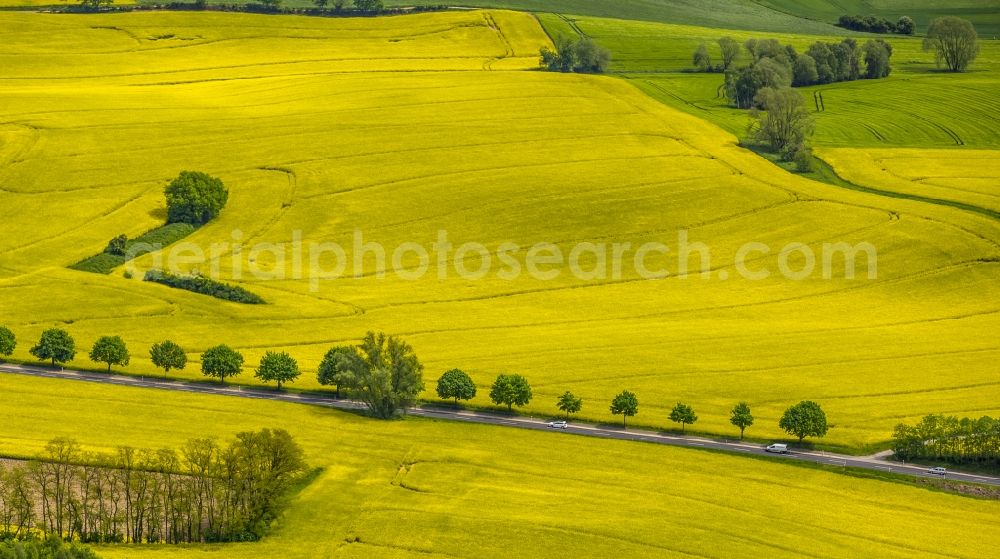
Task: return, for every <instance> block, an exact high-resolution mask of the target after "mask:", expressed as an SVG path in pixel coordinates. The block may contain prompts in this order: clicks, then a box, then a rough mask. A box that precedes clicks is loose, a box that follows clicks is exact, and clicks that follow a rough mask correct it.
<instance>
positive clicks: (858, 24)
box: [837, 16, 917, 35]
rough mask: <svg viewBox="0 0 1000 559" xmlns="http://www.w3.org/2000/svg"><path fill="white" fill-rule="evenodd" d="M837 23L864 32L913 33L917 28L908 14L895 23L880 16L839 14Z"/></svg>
mask: <svg viewBox="0 0 1000 559" xmlns="http://www.w3.org/2000/svg"><path fill="white" fill-rule="evenodd" d="M837 25H838V26H840V27H843V28H844V29H852V30H854V31H863V32H865V33H898V34H900V35H913V32H914V31H915V30H916V28H917V26H916V24H915V23H913V18H911V17H910V16H903V17H901V18H899V19H898V20H897V21H896V22H895V23H893V22H891V21H889V20H887V19H885V18H884V17H881V16H840V19H839V20H838V21H837Z"/></svg>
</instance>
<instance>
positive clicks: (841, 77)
mask: <svg viewBox="0 0 1000 559" xmlns="http://www.w3.org/2000/svg"><path fill="white" fill-rule="evenodd" d="M718 44H719V49H720V51H721V52H722V61H721V62H720V63H719V64H713V62H712V58H711V55H710V54H709V51H708V47H707V46H706V45H705V43H702V44H701V45H699V46H698V48H697V50H695V52H694V56H693V57H692V62H693V64H694V66H695V68H696V69H697V70H698V71H701V72H724V73H725V84H724V86H723V91H724V92H725V94H726V98H727V99H729V101H730V102H731V103H732V104H733V105H734V106H736V107H738V108H741V109H747V108H750V107H752V106H754V105H755V104H759V103H758V102H757V99H756V96H757V92H758V91H759V90H760V89H763V88H765V87H771V88H781V87H790V86H795V87H802V86H810V85H816V84H828V83H834V82H848V81H854V80H859V79H862V78H865V79H878V78H884V77H886V76H888V75H889V74H890V72H891V71H892V68H891V66H890V59H891V58H892V45H890V44H889V43H887V42H885V41H883V40H882V39H869V40H868V41H867V42H865V44H864V45H863V46H862V45H859V44H858V42H857V40H855V39H844V40H842V41H840V42H839V43H829V42H825V41H816V42H815V43H813V44H812V45H810V46H809V48H808V50H806V52H804V53H799V52H798V51H797V50H796V49H795V47H794V46H792V45H782V44H781V43H780V42H779V41H778V40H777V39H748V40H747V41H746V43H745V44H744V47H743V48H745V49H746V52H747V54H749V56H750V60H749V61H748V63H747V64H744V65H741V66H738V65H736V63H737V62H738V61H739V60H740V56H741V49H740V45H739V43H738V42H736V41H735V40H734V39H732V38H730V37H723V38H721V39H719V40H718Z"/></svg>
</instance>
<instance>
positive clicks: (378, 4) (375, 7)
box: [269, 0, 385, 14]
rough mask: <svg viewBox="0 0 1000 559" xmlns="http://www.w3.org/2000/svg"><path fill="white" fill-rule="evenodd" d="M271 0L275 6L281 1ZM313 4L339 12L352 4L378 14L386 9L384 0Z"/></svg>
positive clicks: (315, 0) (336, 0) (322, 0)
mask: <svg viewBox="0 0 1000 559" xmlns="http://www.w3.org/2000/svg"><path fill="white" fill-rule="evenodd" d="M269 1H271V2H274V5H275V6H277V5H278V4H279V3H280V0H269ZM313 4H316V7H317V8H322V9H326V8H327V7H329V8H332V9H333V11H334V12H337V13H339V12H343V11H344V10H346V9H348V7H349V6H350V5H352V4H353V6H354V9H355V10H357V11H359V12H362V13H366V14H377V13H379V12H381V11H383V10H384V9H385V6H384V5H383V4H382V0H313Z"/></svg>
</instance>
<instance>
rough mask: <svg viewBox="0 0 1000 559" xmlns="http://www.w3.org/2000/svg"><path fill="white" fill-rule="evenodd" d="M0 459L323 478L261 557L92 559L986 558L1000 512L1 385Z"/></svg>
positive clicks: (747, 466)
mask: <svg viewBox="0 0 1000 559" xmlns="http://www.w3.org/2000/svg"><path fill="white" fill-rule="evenodd" d="M0 391H2V392H3V394H4V395H5V398H4V404H3V405H2V406H0V452H2V453H4V454H20V455H32V454H34V453H37V452H39V451H40V450H41V448H42V447H43V446H44V445H45V443H46V442H47V441H48V438H49V437H55V436H68V437H73V438H76V439H77V440H78V441H79V442H80V443H81V444H82V445H83V446H84V447H85V448H86V449H88V450H99V451H105V452H110V451H113V450H114V449H115V446H116V445H131V446H134V447H138V448H149V447H154V448H158V447H168V448H174V447H178V446H179V445H181V444H182V443H183V442H184V441H186V440H188V439H190V438H194V437H206V436H210V437H213V436H214V437H218V438H220V439H222V440H226V439H229V438H231V437H232V436H233V434H234V433H236V432H238V431H241V430H256V429H259V428H261V427H263V426H268V427H271V428H284V429H287V430H288V431H289V432H290V433H291V434H292V435H293V436H294V437H295V438H296V440H297V441H299V442H300V443H301V444H302V446H303V447H304V449H305V451H306V460H307V461H308V462H309V464H310V465H311V466H313V467H317V468H322V471H321V472H320V473H319V475H318V476H317V477H316V478H315V479H314V480H313V481H312V482H311V483H310V484H309V485H308V486H306V487H305V488H304V489H303V490H302V491H301V492H300V493H298V494H297V495H296V496H295V497H294V499H293V500H292V501H291V503H290V504H289V506H288V508H287V510H286V512H285V514H284V515H283V516H282V517H281V518H280V520H279V521H278V522H277V524H276V525H275V526H274V527H273V528H272V530H271V531H270V532H269V534H268V535H267V537H265V538H264V539H263V540H262V541H260V542H255V543H247V544H224V545H200V546H199V545H195V546H166V545H165V546H147V547H142V546H140V547H133V546H105V547H100V548H98V549H97V551H98V553H99V554H100V556H101V557H104V558H109V559H116V558H122V559H125V558H128V559H135V558H164V559H166V558H170V559H175V558H176V559H182V558H183V559H191V558H201V557H206V558H215V557H241V558H248V559H257V558H260V559H314V558H326V557H338V558H339V557H351V558H353V557H357V558H371V557H379V558H415V557H421V558H426V557H434V558H445V557H477V558H482V559H490V558H509V557H525V558H535V557H539V558H548V557H580V558H591V557H592V558H605V557H615V556H624V557H634V558H637V559H638V558H661V557H668V556H671V557H673V556H696V557H713V558H714V557H719V558H722V557H744V556H755V557H777V556H780V557H812V558H817V557H831V558H832V557H837V558H841V557H842V558H852V557H859V556H864V557H876V556H877V557H893V558H895V557H899V558H907V559H911V558H914V557H928V558H930V557H952V558H963V559H964V558H987V557H992V556H993V555H994V552H995V550H996V548H997V546H998V545H1000V514H998V512H1000V505H998V503H997V502H996V501H988V500H979V499H973V498H968V497H961V496H956V495H948V494H944V493H939V492H933V491H928V490H926V489H922V488H916V487H908V486H905V485H900V484H895V483H888V482H884V481H877V480H871V479H859V478H854V477H848V476H844V475H842V474H839V473H835V472H825V471H820V470H816V469H812V468H804V467H797V466H790V465H786V464H781V463H777V462H776V461H770V460H768V461H765V460H754V459H748V458H746V457H740V456H729V455H725V454H719V453H713V452H703V451H692V450H685V449H678V448H671V447H665V446H659V445H652V444H643V443H631V442H621V441H609V440H598V439H590V438H585V437H577V436H573V435H565V434H562V433H553V432H536V431H523V430H519V429H509V428H505V427H489V426H482V425H473V424H461V423H454V422H437V421H428V420H419V419H407V420H405V421H388V422H386V421H375V420H372V419H367V418H363V417H359V416H356V415H353V414H349V413H344V412H337V411H332V410H327V409H323V408H318V407H313V406H303V405H297V404H284V403H277V402H266V401H261V400H246V399H242V398H227V397H220V396H202V395H195V394H185V393H176V392H163V391H154V390H149V389H135V388H123V387H116V386H104V385H95V384H89V383H81V382H76V381H57V380H48V379H32V378H27V377H18V376H15V375H2V376H0Z"/></svg>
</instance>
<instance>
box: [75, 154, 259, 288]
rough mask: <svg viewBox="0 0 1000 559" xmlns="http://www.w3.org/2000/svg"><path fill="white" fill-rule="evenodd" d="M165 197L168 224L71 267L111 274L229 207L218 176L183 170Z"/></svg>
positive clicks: (118, 239)
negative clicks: (119, 267)
mask: <svg viewBox="0 0 1000 559" xmlns="http://www.w3.org/2000/svg"><path fill="white" fill-rule="evenodd" d="M164 196H165V198H166V204H167V223H166V224H164V225H161V226H159V227H156V228H154V229H151V230H149V231H146V232H145V233H143V234H142V235H139V236H138V237H136V238H134V239H129V238H128V236H127V235H125V234H120V235H117V236H115V237H114V238H112V239H111V240H110V241H108V245H107V247H105V248H104V251H102V252H101V253H100V254H97V255H94V256H90V257H88V258H85V259H83V260H81V261H79V262H77V263H76V264H73V265H71V266H70V268H72V269H74V270H81V271H84V272H94V273H99V274H108V273H111V271H112V270H113V269H115V268H117V267H118V266H121V265H122V264H125V263H126V262H128V261H130V260H133V259H135V258H138V257H140V256H142V255H144V254H149V253H151V252H155V251H157V250H160V249H161V248H163V247H165V246H167V245H170V244H172V243H174V242H177V241H179V240H181V239H183V238H184V237H187V236H188V235H190V234H191V233H194V232H195V230H196V229H197V228H199V227H201V226H202V225H205V224H206V223H208V222H209V221H211V220H212V219H215V218H216V217H217V216H218V215H219V212H221V211H222V209H223V208H224V207H225V206H226V201H227V200H228V199H229V191H228V190H227V189H226V187H225V185H224V184H222V181H221V180H220V179H219V178H218V177H213V176H210V175H208V174H205V173H201V172H197V171H182V172H181V173H180V175H178V176H177V178H175V179H173V180H172V181H170V184H168V185H167V187H166V189H165V190H164ZM161 279H162V278H161ZM150 281H152V280H150ZM161 283H166V282H165V281H163V282H161ZM177 285H178V286H180V285H184V287H183V288H185V289H189V290H191V291H196V292H202V291H198V289H199V288H200V289H202V290H203V291H205V292H206V294H213V293H215V292H216V291H218V290H216V289H206V288H205V287H204V286H202V285H199V284H197V283H193V284H187V283H183V284H182V283H181V282H180V281H178V282H177ZM230 296H231V295H229V294H228V293H224V294H223V295H222V296H221V298H229V297H230ZM237 299H245V297H237ZM231 300H232V299H231ZM240 302H244V301H242V300H241V301H240Z"/></svg>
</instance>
